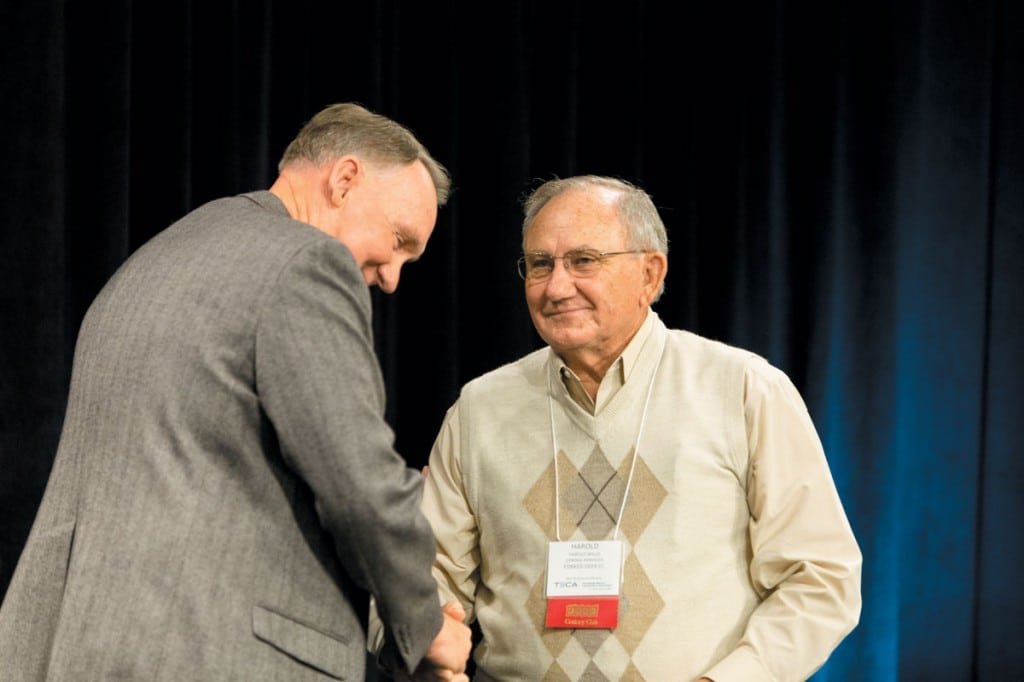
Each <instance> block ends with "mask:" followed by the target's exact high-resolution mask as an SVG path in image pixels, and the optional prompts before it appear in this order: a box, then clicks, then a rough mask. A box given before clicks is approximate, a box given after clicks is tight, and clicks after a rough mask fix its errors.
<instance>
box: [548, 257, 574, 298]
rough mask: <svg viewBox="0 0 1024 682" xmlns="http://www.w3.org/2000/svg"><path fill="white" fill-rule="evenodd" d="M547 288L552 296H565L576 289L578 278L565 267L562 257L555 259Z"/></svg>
mask: <svg viewBox="0 0 1024 682" xmlns="http://www.w3.org/2000/svg"><path fill="white" fill-rule="evenodd" d="M545 289H546V290H547V292H548V296H550V297H551V298H564V297H565V296H566V295H571V294H572V293H573V292H574V291H575V290H576V278H575V277H574V276H573V275H572V273H571V272H569V270H568V268H566V267H565V261H564V260H562V259H561V258H556V259H555V262H554V266H553V267H552V268H551V275H550V276H549V277H548V281H547V284H546V286H545Z"/></svg>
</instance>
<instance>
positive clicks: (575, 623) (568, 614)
mask: <svg viewBox="0 0 1024 682" xmlns="http://www.w3.org/2000/svg"><path fill="white" fill-rule="evenodd" d="M618 624H619V598H618V597H548V611H547V616H546V618H545V619H544V625H545V626H547V627H549V628H598V629H600V628H614V627H615V626H617V625H618Z"/></svg>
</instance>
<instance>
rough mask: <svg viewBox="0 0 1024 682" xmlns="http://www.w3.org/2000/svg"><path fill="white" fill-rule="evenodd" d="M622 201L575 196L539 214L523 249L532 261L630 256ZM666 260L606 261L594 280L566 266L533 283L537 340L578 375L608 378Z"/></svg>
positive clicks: (599, 192) (529, 296) (645, 256)
mask: <svg viewBox="0 0 1024 682" xmlns="http://www.w3.org/2000/svg"><path fill="white" fill-rule="evenodd" d="M615 198H616V193H615V192H614V191H612V190H608V189H604V188H589V189H572V190H568V191H566V192H563V193H562V194H559V195H558V196H556V197H554V198H553V199H551V200H550V201H549V202H548V203H547V204H545V205H544V207H543V208H542V209H541V210H540V211H539V212H538V213H537V215H536V217H535V219H534V221H533V223H532V224H531V225H530V226H529V228H528V230H527V232H526V238H525V240H524V243H523V247H524V251H526V252H527V253H533V252H544V253H548V254H551V255H554V256H562V255H563V254H565V253H566V252H567V251H571V250H573V249H594V250H596V251H599V252H602V253H605V252H613V251H626V250H628V249H629V245H628V240H627V232H626V227H625V226H624V225H623V224H622V222H621V221H620V220H619V217H618V214H617V211H616V209H615V204H614V200H615ZM664 261H665V257H664V255H663V254H660V253H637V254H623V255H618V256H615V257H612V258H608V259H606V260H604V261H603V263H602V265H601V267H600V268H599V269H598V271H597V272H596V273H595V274H593V275H591V276H589V277H577V276H574V275H572V274H570V273H569V272H567V271H566V269H565V266H564V264H563V263H562V261H561V259H560V258H556V259H555V267H554V270H553V272H552V273H551V275H550V276H549V277H548V278H547V279H542V280H539V281H535V280H531V279H527V280H526V282H525V287H526V302H527V305H528V307H529V309H530V317H531V318H532V319H533V324H534V326H535V327H536V329H537V333H538V334H540V336H541V338H543V339H544V341H546V342H547V343H548V344H549V345H550V346H551V347H552V348H553V349H554V350H555V352H556V353H558V354H559V355H560V356H561V357H562V358H563V359H564V360H565V361H566V363H567V364H568V365H569V366H570V367H572V368H573V369H574V370H576V371H579V369H580V368H589V369H591V370H593V369H595V368H596V369H597V370H599V373H600V374H601V375H603V373H604V371H605V370H606V369H607V367H608V366H609V365H610V364H611V363H612V362H614V361H615V359H616V358H617V357H618V356H619V355H620V354H621V353H622V350H623V349H624V348H625V347H626V345H627V344H628V343H629V340H630V339H632V338H633V335H634V334H635V333H636V331H637V330H638V329H639V328H640V325H641V324H643V321H644V319H645V317H646V315H647V310H648V307H649V305H650V303H651V301H652V300H653V297H654V294H655V292H656V291H657V289H658V287H660V285H661V279H662V278H663V277H664V265H665V262H664Z"/></svg>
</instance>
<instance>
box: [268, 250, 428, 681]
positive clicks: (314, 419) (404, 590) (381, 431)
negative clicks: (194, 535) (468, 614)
mask: <svg viewBox="0 0 1024 682" xmlns="http://www.w3.org/2000/svg"><path fill="white" fill-rule="evenodd" d="M256 338H257V341H256V377H257V380H256V384H257V391H258V393H259V397H260V401H261V403H262V405H263V408H264V410H265V411H266V414H267V416H268V418H269V420H270V421H271V423H273V425H274V429H275V431H276V433H277V437H278V440H279V443H280V447H281V451H282V454H283V456H284V458H285V460H286V462H287V463H288V464H289V466H290V467H291V468H292V469H293V470H294V472H295V473H296V475H297V476H298V477H299V478H301V479H302V480H303V481H304V482H305V483H306V484H307V485H308V486H309V488H310V489H311V490H312V493H313V496H314V498H315V501H316V508H317V513H318V515H319V518H320V521H321V523H322V525H323V527H324V528H325V529H326V530H327V531H328V532H329V533H330V534H331V536H332V537H333V539H334V542H335V546H336V548H337V553H338V557H339V559H340V561H341V563H342V566H343V567H344V569H345V571H346V572H347V573H348V575H349V576H350V577H351V578H352V579H353V580H354V581H355V582H356V583H357V584H358V585H360V586H361V587H362V588H363V589H365V590H367V591H368V592H369V593H370V594H371V595H372V596H373V598H374V600H375V603H376V608H377V609H378V611H379V613H380V617H381V619H382V621H383V622H384V624H385V626H386V628H387V631H388V638H389V639H391V640H392V641H393V642H394V643H395V645H396V646H397V648H398V650H399V652H400V655H401V657H402V660H403V662H404V663H405V665H406V666H407V668H408V669H409V670H410V671H412V670H413V669H415V668H416V666H417V665H418V664H419V662H420V660H421V658H422V657H423V655H424V653H425V652H426V650H427V648H428V647H429V645H430V643H431V642H432V640H433V639H434V637H435V636H436V635H437V633H438V631H439V630H440V629H441V623H442V615H441V610H440V606H439V603H438V598H437V590H436V587H435V585H434V581H433V580H432V579H431V576H430V567H431V563H432V561H433V557H434V541H433V535H432V533H431V530H430V525H429V524H428V522H427V520H426V518H425V517H424V516H423V514H422V513H421V511H420V500H421V490H422V487H421V485H422V484H421V477H420V474H419V473H418V472H417V471H415V470H413V469H411V468H410V467H408V466H407V464H406V462H405V460H404V459H403V458H402V457H401V456H400V455H399V454H398V453H397V452H396V451H395V450H394V447H393V443H394V434H393V432H392V431H391V429H390V427H389V426H388V425H387V423H386V422H385V421H384V387H383V380H382V378H381V375H380V368H379V365H378V362H377V358H376V355H375V352H374V347H373V337H372V326H371V306H370V297H369V291H368V289H367V286H366V284H365V282H364V281H363V278H362V275H361V273H360V271H359V268H358V267H357V266H356V264H355V262H354V261H353V260H352V257H351V255H350V254H349V252H348V251H347V249H345V247H344V246H343V245H342V244H341V243H340V242H336V241H333V240H330V241H327V240H318V241H317V242H316V243H315V244H313V245H311V246H308V247H306V248H304V249H303V250H301V251H300V252H299V253H297V254H296V256H295V257H294V258H293V259H292V260H291V263H290V265H289V266H288V267H287V268H285V269H284V270H283V271H282V273H281V275H280V279H279V281H278V283H277V286H276V287H275V288H274V291H273V293H272V294H271V295H270V298H269V300H268V301H267V302H266V305H265V306H264V309H263V311H262V313H261V319H260V322H259V331H258V333H257V337H256Z"/></svg>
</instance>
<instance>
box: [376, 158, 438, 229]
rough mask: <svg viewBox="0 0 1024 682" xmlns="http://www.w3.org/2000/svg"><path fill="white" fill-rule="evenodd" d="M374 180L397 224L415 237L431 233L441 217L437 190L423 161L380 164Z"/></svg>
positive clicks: (387, 209)
mask: <svg viewBox="0 0 1024 682" xmlns="http://www.w3.org/2000/svg"><path fill="white" fill-rule="evenodd" d="M373 180H374V184H375V189H376V190H377V197H376V200H377V201H380V202H381V204H382V206H383V208H384V210H385V211H386V212H387V213H388V214H390V221H391V222H392V227H393V228H395V229H397V230H400V231H402V232H408V233H410V236H413V237H422V236H424V235H423V234H421V233H424V232H425V233H426V234H429V232H430V230H432V229H433V226H434V222H435V221H436V220H437V191H436V190H435V189H434V182H433V180H431V178H430V173H429V172H428V171H427V169H426V167H425V166H424V165H423V163H422V162H420V161H416V162H414V163H412V164H409V165H406V166H392V167H384V168H377V169H375V172H374V174H373Z"/></svg>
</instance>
